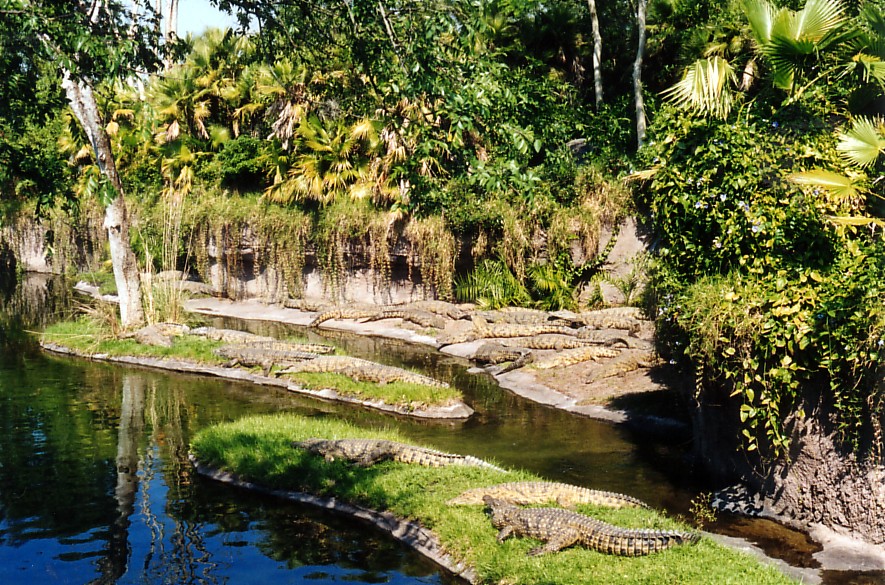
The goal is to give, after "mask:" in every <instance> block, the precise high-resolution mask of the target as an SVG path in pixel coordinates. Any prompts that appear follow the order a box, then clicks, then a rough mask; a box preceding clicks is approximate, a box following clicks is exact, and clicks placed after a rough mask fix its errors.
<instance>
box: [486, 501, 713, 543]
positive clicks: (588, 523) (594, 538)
mask: <svg viewBox="0 0 885 585" xmlns="http://www.w3.org/2000/svg"><path fill="white" fill-rule="evenodd" d="M482 500H483V503H484V504H485V505H486V506H488V508H489V510H490V513H491V518H492V524H493V525H494V527H495V528H497V529H498V530H499V531H500V532H498V542H503V541H504V540H506V539H507V538H509V537H511V536H514V535H516V536H527V537H530V538H537V539H539V540H542V541H544V542H545V543H546V544H544V545H542V546H538V547H535V548H533V549H531V550H529V552H528V555H529V556H537V555H542V554H546V553H552V552H557V551H559V550H562V549H564V548H566V547H569V546H572V545H576V544H579V545H581V546H585V547H587V548H590V549H592V550H596V551H599V552H601V553H607V554H612V555H618V556H625V557H639V556H644V555H648V554H652V553H656V552H660V551H663V550H665V549H668V548H671V547H674V546H677V545H680V544H694V543H696V542H698V540H700V534H698V533H696V532H682V531H677V530H645V529H629V528H620V527H618V526H613V525H611V524H607V523H605V522H602V521H600V520H596V519H595V518H591V517H590V516H585V515H583V514H578V513H576V512H572V511H570V510H563V509H562V508H519V507H517V506H514V505H513V504H508V503H507V502H505V501H503V500H499V499H497V498H494V497H492V496H489V495H486V496H483V499H482Z"/></svg>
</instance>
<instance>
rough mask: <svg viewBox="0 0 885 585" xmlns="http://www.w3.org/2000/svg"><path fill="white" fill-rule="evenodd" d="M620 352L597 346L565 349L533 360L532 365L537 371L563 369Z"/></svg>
mask: <svg viewBox="0 0 885 585" xmlns="http://www.w3.org/2000/svg"><path fill="white" fill-rule="evenodd" d="M620 353H621V350H619V349H614V348H612V347H599V346H598V345H588V346H587V347H579V348H576V349H566V350H564V351H561V352H559V353H557V354H554V355H551V356H548V357H545V358H543V359H538V360H535V363H534V364H532V365H534V366H535V367H536V368H538V369H539V370H549V369H551V368H564V367H566V366H571V365H574V364H579V363H581V362H586V361H589V360H593V361H596V360H597V359H599V358H611V357H616V356H618V355H620Z"/></svg>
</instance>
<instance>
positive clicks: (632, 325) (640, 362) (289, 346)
mask: <svg viewBox="0 0 885 585" xmlns="http://www.w3.org/2000/svg"><path fill="white" fill-rule="evenodd" d="M286 306H287V307H291V308H297V309H300V310H305V311H306V310H310V311H313V312H316V313H317V315H316V316H315V317H314V318H313V320H312V321H311V325H313V326H316V325H319V324H321V323H323V322H325V321H327V320H329V319H365V320H376V319H389V318H399V319H403V320H407V321H410V322H413V323H416V324H418V325H420V326H422V327H435V328H438V329H443V331H441V332H440V334H439V335H438V337H437V341H438V343H439V344H440V346H444V345H449V344H453V343H462V342H466V341H475V340H479V339H495V340H496V341H486V342H484V343H483V344H482V345H480V346H479V347H478V348H477V349H476V351H475V353H474V354H473V356H472V357H473V359H474V360H475V361H477V362H479V363H482V364H490V365H497V364H505V365H503V366H502V367H501V368H500V370H499V372H500V373H504V372H507V371H510V370H514V369H517V368H521V367H524V366H527V365H531V367H533V368H536V369H539V370H549V369H553V368H562V367H566V366H570V365H573V364H578V363H581V362H586V361H591V360H592V361H601V360H605V361H604V362H603V363H602V364H601V367H599V368H594V369H593V370H591V372H590V373H589V374H588V377H587V379H586V382H588V383H592V382H595V381H596V380H600V379H603V378H607V377H611V376H617V375H620V374H624V373H627V372H629V371H632V370H634V369H637V368H640V367H647V366H649V365H651V364H652V363H653V361H654V356H653V353H652V351H651V350H652V347H651V344H650V343H649V342H647V341H644V340H642V339H639V338H638V337H636V335H635V334H636V333H637V331H638V330H639V329H640V326H641V324H642V318H641V314H640V311H639V309H636V308H634V307H616V308H610V309H602V310H597V311H588V312H583V313H570V314H568V316H562V315H560V314H551V313H547V312H545V311H540V310H536V309H521V308H505V309H499V310H496V311H487V310H465V309H462V308H461V307H459V306H457V305H454V304H452V303H448V302H445V301H417V302H414V303H410V304H408V305H393V306H381V307H379V306H374V307H367V306H360V305H355V306H329V305H325V304H316V303H310V302H307V301H294V300H290V301H289V302H287V303H286ZM462 319H470V320H471V326H470V327H469V328H466V329H465V328H463V327H462V328H458V330H457V331H455V330H449V329H450V328H447V327H446V325H447V323H452V322H454V321H458V320H462ZM185 334H189V335H200V336H203V337H206V338H208V339H212V340H214V341H221V342H223V343H224V344H225V345H224V346H222V347H221V348H219V349H218V350H216V353H217V354H218V355H219V356H221V357H223V358H225V359H227V360H229V365H230V366H238V365H239V366H245V367H256V366H257V367H261V368H262V369H263V371H264V373H265V375H269V374H270V373H271V371H272V369H273V368H274V367H275V368H276V370H273V371H274V373H275V374H276V375H283V374H298V373H303V372H305V373H315V372H323V373H337V374H342V375H345V376H349V377H351V378H354V379H356V380H360V381H368V382H375V383H379V384H385V383H388V382H394V381H402V382H408V383H415V384H422V385H427V386H434V387H445V386H447V384H445V383H444V382H440V381H438V380H435V379H433V378H431V377H428V376H424V375H421V374H418V373H415V372H411V371H409V370H405V369H402V368H395V367H392V366H386V365H382V364H378V363H375V362H371V361H368V360H362V359H358V358H353V357H348V356H340V355H326V354H330V353H333V352H334V347H332V346H329V345H323V344H313V343H292V342H283V341H278V340H275V339H274V338H271V337H262V336H257V335H253V334H251V333H246V332H244V331H234V330H230V329H216V328H213V327H198V328H194V329H190V328H188V327H187V326H185V325H179V324H175V323H157V324H154V325H150V326H148V327H145V328H143V329H140V330H138V331H136V332H134V333H132V334H130V336H131V337H134V338H135V339H136V340H138V341H139V342H141V343H147V344H151V345H164V346H170V345H171V344H172V338H173V337H176V336H179V335H185ZM545 350H553V352H551V351H545Z"/></svg>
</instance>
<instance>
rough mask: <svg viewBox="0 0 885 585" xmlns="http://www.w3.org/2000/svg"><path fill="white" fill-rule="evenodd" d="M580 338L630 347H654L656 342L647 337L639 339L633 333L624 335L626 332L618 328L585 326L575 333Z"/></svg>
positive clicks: (602, 343) (609, 344) (608, 344)
mask: <svg viewBox="0 0 885 585" xmlns="http://www.w3.org/2000/svg"><path fill="white" fill-rule="evenodd" d="M575 336H576V337H577V338H578V339H583V340H585V341H588V342H592V343H596V344H599V345H607V346H614V345H622V346H624V347H627V348H630V349H652V348H653V347H654V344H653V343H651V342H650V341H646V340H645V339H639V338H638V337H633V336H632V335H624V332H623V331H621V330H617V329H597V328H596V327H590V326H585V327H581V328H580V329H578V330H577V331H576V335H575Z"/></svg>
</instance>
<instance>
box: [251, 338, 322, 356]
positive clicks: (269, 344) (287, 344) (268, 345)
mask: <svg viewBox="0 0 885 585" xmlns="http://www.w3.org/2000/svg"><path fill="white" fill-rule="evenodd" d="M236 345H243V346H245V347H249V348H254V349H261V350H268V351H300V352H307V353H316V354H327V353H332V352H334V351H335V347H334V346H332V345H326V344H324V343H299V342H297V341H280V340H277V339H274V340H273V341H265V340H263V339H258V340H246V341H244V342H242V343H236Z"/></svg>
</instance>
